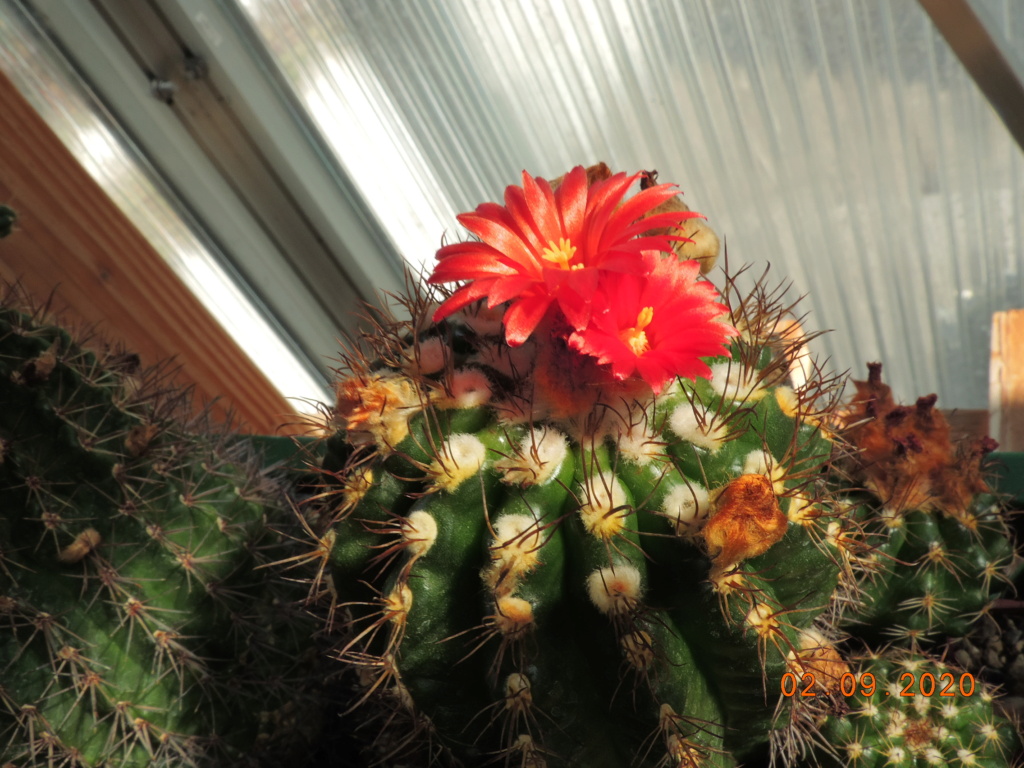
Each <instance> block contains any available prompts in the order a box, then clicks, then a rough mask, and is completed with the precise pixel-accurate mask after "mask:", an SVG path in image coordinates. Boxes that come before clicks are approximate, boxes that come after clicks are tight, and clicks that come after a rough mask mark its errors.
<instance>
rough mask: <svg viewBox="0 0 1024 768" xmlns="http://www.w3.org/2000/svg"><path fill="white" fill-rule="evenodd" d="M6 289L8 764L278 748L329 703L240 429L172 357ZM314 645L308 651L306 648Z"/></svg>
mask: <svg viewBox="0 0 1024 768" xmlns="http://www.w3.org/2000/svg"><path fill="white" fill-rule="evenodd" d="M23 298H24V297H22V296H21V295H20V292H18V291H16V290H9V291H8V293H7V294H6V296H5V297H4V300H3V302H2V304H0V402H3V404H4V406H3V408H2V409H0V755H2V757H3V760H4V761H5V762H4V765H17V766H58V765H59V766H84V767H88V768H99V767H101V766H105V767H109V768H134V767H136V766H138V767H140V768H141V766H190V765H217V766H222V765H232V764H243V763H244V764H248V763H250V762H251V763H253V764H255V762H257V760H258V758H259V757H260V756H266V757H268V758H273V759H280V758H282V757H283V756H287V755H290V754H292V753H291V752H290V749H291V748H292V747H294V746H297V745H301V744H302V743H303V742H304V738H305V737H306V736H310V735H312V731H313V729H315V727H316V724H317V723H318V721H319V714H318V711H317V709H316V706H315V703H316V698H317V695H318V694H317V693H316V688H315V686H314V685H312V684H311V680H310V674H311V671H312V670H311V664H312V663H313V662H314V657H315V651H312V649H311V642H310V636H311V634H312V633H311V627H310V626H309V623H308V622H307V621H306V619H305V617H304V616H303V614H302V612H301V610H298V609H297V608H296V607H295V606H296V602H297V597H296V596H295V595H294V594H293V587H292V585H290V584H289V583H288V582H286V581H284V580H282V579H279V578H273V577H272V576H271V575H270V574H269V573H268V572H267V571H260V570H257V568H259V567H260V566H261V565H263V564H265V563H268V562H270V561H272V560H276V559H285V558H286V557H287V555H288V550H287V549H286V548H285V547H283V544H282V542H284V541H286V540H285V539H283V538H282V537H281V536H280V535H278V534H277V533H275V532H274V530H272V528H271V526H272V525H279V524H281V525H283V524H286V523H287V522H288V521H289V520H291V519H293V517H292V513H291V511H290V510H289V509H288V508H287V507H286V506H285V503H284V502H285V500H284V498H283V496H282V494H281V489H280V488H279V487H278V486H277V485H276V483H275V482H274V481H273V480H272V479H271V478H270V476H269V475H268V474H267V473H265V472H264V471H263V470H262V469H260V468H259V465H258V464H257V463H256V462H254V461H253V457H252V456H251V455H248V454H249V451H248V449H247V447H246V445H245V444H244V442H242V441H240V440H238V439H235V438H231V437H230V436H228V435H227V434H222V435H221V436H217V435H216V434H215V433H214V432H212V431H210V430H209V429H207V427H206V424H205V422H204V420H203V419H202V418H201V417H194V416H187V413H188V409H187V407H186V406H187V403H186V402H185V401H184V400H183V398H184V395H182V394H180V393H178V394H176V390H175V389H174V388H172V387H170V386H169V384H168V382H167V381H166V380H165V379H164V377H163V376H162V374H161V370H163V369H158V370H155V371H144V370H142V369H141V368H140V365H139V361H138V358H136V357H135V356H134V355H130V354H125V353H121V352H119V351H117V350H113V349H110V348H108V347H101V348H99V349H98V350H97V351H95V352H94V351H90V350H88V349H86V348H85V347H83V346H82V344H81V343H80V342H79V341H77V340H76V339H74V338H72V336H71V335H69V334H68V333H67V332H66V331H65V330H64V329H62V328H60V327H59V326H57V325H54V324H51V322H50V321H48V320H47V319H46V318H45V317H43V315H42V313H41V312H33V311H29V312H26V311H25V308H24V306H23V304H22V301H23ZM311 652H312V653H313V656H312V657H311V656H310V653H311Z"/></svg>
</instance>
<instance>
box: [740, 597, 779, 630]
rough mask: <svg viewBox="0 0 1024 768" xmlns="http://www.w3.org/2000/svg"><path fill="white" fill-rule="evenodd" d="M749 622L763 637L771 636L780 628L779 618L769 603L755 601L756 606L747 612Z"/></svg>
mask: <svg viewBox="0 0 1024 768" xmlns="http://www.w3.org/2000/svg"><path fill="white" fill-rule="evenodd" d="M747 624H749V625H750V626H751V627H752V628H753V629H754V631H755V632H757V634H758V635H760V636H761V637H769V636H770V635H771V634H772V633H773V632H776V631H777V630H778V629H779V620H778V619H777V618H775V612H774V611H772V609H771V606H770V605H768V604H767V603H754V607H753V608H751V609H750V610H749V611H748V612H747Z"/></svg>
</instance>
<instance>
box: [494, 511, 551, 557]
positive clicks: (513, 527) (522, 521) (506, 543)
mask: <svg viewBox="0 0 1024 768" xmlns="http://www.w3.org/2000/svg"><path fill="white" fill-rule="evenodd" d="M531 529H532V530H531ZM527 531H530V533H529V535H525V536H524V535H523V534H525V533H526V532H527ZM520 542H527V544H528V545H529V546H530V548H531V549H533V548H536V546H537V544H539V543H540V531H539V530H538V528H537V519H536V518H535V517H534V516H533V515H502V516H501V517H499V518H498V520H497V522H496V523H494V545H495V547H501V548H503V549H504V548H506V547H510V546H522V544H520Z"/></svg>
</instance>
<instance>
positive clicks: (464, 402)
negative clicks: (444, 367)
mask: <svg viewBox="0 0 1024 768" xmlns="http://www.w3.org/2000/svg"><path fill="white" fill-rule="evenodd" d="M447 389H448V391H447V392H444V391H443V390H442V392H441V394H440V395H439V397H438V399H437V404H438V405H439V406H440V407H442V408H479V407H480V406H481V405H487V403H489V402H490V401H491V395H492V394H493V393H492V391H491V382H490V380H489V379H488V378H487V374H486V373H484V372H483V371H481V370H480V369H479V368H459V370H457V371H455V372H454V373H453V374H452V377H451V379H449V380H448V383H447Z"/></svg>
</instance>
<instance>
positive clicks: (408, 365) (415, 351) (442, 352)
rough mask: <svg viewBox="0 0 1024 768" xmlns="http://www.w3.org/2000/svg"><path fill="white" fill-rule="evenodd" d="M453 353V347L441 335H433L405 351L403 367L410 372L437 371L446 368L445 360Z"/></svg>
mask: <svg viewBox="0 0 1024 768" xmlns="http://www.w3.org/2000/svg"><path fill="white" fill-rule="evenodd" d="M451 355H452V351H451V348H450V347H449V346H448V345H447V344H446V343H445V342H444V340H443V339H442V338H441V337H440V336H431V337H430V338H429V339H424V340H422V341H420V342H419V344H418V345H417V346H416V347H412V348H409V349H407V350H406V351H405V365H404V366H403V367H404V368H405V370H406V372H407V373H410V374H416V373H422V374H431V373H437V372H438V371H440V370H441V369H442V368H444V363H445V360H447V359H450V358H451Z"/></svg>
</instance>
